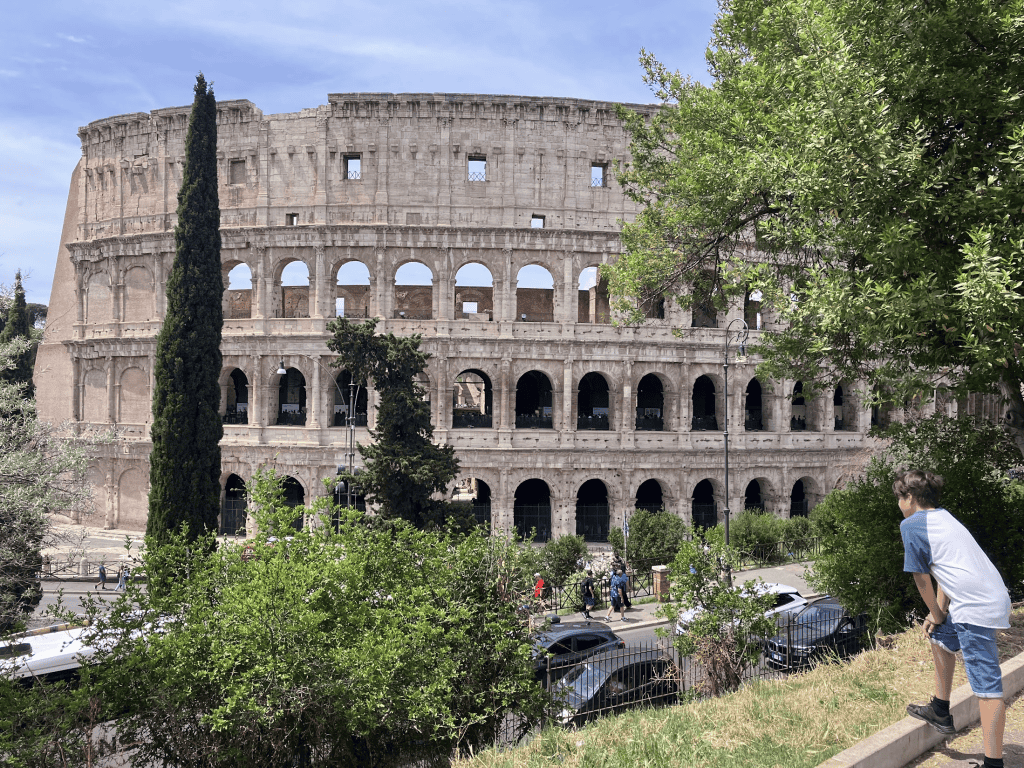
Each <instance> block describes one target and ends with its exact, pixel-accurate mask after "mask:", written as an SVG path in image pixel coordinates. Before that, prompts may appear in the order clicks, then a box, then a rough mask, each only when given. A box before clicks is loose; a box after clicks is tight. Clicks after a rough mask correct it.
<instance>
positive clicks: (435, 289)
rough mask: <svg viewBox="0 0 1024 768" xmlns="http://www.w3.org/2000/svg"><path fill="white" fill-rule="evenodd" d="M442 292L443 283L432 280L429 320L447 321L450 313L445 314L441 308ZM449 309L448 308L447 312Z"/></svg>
mask: <svg viewBox="0 0 1024 768" xmlns="http://www.w3.org/2000/svg"><path fill="white" fill-rule="evenodd" d="M442 290H443V283H442V281H441V280H439V279H438V278H436V277H435V278H433V279H432V280H431V281H430V319H431V320H444V319H448V315H450V314H451V312H450V311H448V312H446V311H445V310H444V309H443V308H442V301H443V300H444V297H443V296H441V293H442ZM450 309H451V308H450V307H449V310H450Z"/></svg>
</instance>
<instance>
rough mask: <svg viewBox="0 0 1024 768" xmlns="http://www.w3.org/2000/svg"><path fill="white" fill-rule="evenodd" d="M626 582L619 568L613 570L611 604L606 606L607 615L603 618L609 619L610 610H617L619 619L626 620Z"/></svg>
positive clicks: (626, 579)
mask: <svg viewBox="0 0 1024 768" xmlns="http://www.w3.org/2000/svg"><path fill="white" fill-rule="evenodd" d="M628 583H629V579H628V578H627V577H626V576H625V574H624V573H623V571H622V569H621V568H619V569H618V570H617V571H615V575H614V576H612V583H611V585H610V590H611V605H609V606H608V615H607V616H605V619H611V617H612V611H618V612H619V620H620V621H625V620H626V585H627V584H628Z"/></svg>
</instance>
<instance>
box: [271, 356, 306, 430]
mask: <svg viewBox="0 0 1024 768" xmlns="http://www.w3.org/2000/svg"><path fill="white" fill-rule="evenodd" d="M277 403H278V405H277V423H278V424H279V425H282V426H286V427H302V426H305V425H306V377H305V376H303V375H302V371H300V370H298V369H297V368H288V369H287V370H286V371H285V374H284V375H283V376H282V377H281V383H280V384H278V387H277Z"/></svg>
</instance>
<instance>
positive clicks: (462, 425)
mask: <svg viewBox="0 0 1024 768" xmlns="http://www.w3.org/2000/svg"><path fill="white" fill-rule="evenodd" d="M493 401H494V393H493V392H492V390H491V380H490V379H489V378H488V377H487V374H485V373H484V372H483V371H477V370H469V371H463V372H462V373H460V374H459V375H458V376H456V377H455V386H454V387H453V388H452V429H471V428H473V427H482V428H484V429H490V428H491V421H492V419H491V408H492V405H493Z"/></svg>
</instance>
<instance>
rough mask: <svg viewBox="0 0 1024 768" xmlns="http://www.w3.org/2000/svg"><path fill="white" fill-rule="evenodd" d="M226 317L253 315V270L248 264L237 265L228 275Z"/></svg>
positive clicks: (236, 317) (238, 317)
mask: <svg viewBox="0 0 1024 768" xmlns="http://www.w3.org/2000/svg"><path fill="white" fill-rule="evenodd" d="M226 282H227V290H226V291H224V294H225V306H224V319H225V320H237V319H240V318H246V317H252V302H253V292H252V270H251V269H249V265H248V264H237V265H235V266H234V267H233V268H232V269H231V271H230V272H228V275H227V280H226Z"/></svg>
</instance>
